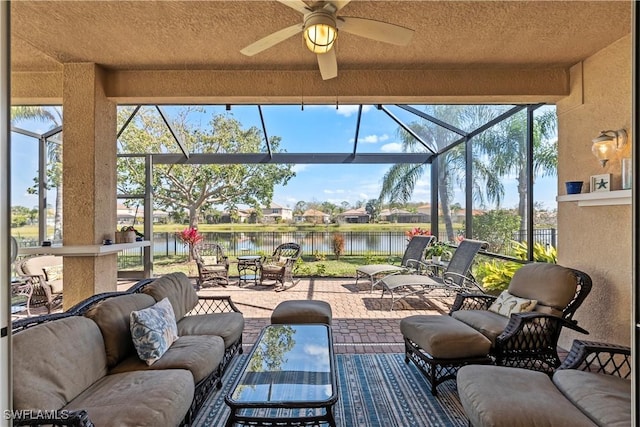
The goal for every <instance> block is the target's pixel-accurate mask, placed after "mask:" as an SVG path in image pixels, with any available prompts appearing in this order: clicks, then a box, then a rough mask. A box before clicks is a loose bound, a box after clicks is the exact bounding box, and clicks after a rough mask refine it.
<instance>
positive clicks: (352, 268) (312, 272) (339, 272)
mask: <svg viewBox="0 0 640 427" xmlns="http://www.w3.org/2000/svg"><path fill="white" fill-rule="evenodd" d="M230 261H231V264H230V266H229V275H230V276H237V275H238V264H237V263H236V262H235V261H236V260H235V259H234V258H231V259H230ZM390 261H392V263H393V264H395V265H399V264H400V257H395V258H393V257H392V258H391V259H389V258H388V257H362V256H352V257H346V256H343V257H340V260H339V261H336V260H335V257H327V259H325V260H316V259H314V258H313V257H303V259H302V260H301V261H298V263H297V264H296V266H295V270H294V271H295V275H296V276H298V277H354V276H355V274H356V268H357V267H358V266H361V265H366V264H378V263H387V262H390ZM153 266H154V268H153V272H154V274H166V273H171V272H174V271H181V272H183V273H185V274H187V275H189V276H197V275H198V270H197V267H196V265H195V262H187V261H185V259H184V257H162V258H160V257H156V258H154V262H153Z"/></svg>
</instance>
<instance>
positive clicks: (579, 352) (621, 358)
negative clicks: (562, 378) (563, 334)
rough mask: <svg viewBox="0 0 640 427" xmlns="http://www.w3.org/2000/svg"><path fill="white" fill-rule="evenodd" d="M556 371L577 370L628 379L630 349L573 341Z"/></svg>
mask: <svg viewBox="0 0 640 427" xmlns="http://www.w3.org/2000/svg"><path fill="white" fill-rule="evenodd" d="M558 369H578V370H581V371H590V372H597V373H602V374H609V375H615V376H618V377H620V378H630V376H631V348H629V347H626V346H622V345H616V344H608V343H602V342H593V341H582V340H574V341H573V345H572V346H571V350H570V351H569V354H568V355H567V357H566V359H565V360H564V362H562V364H561V365H560V366H559V367H558Z"/></svg>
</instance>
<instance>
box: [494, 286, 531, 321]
mask: <svg viewBox="0 0 640 427" xmlns="http://www.w3.org/2000/svg"><path fill="white" fill-rule="evenodd" d="M537 303H538V301H537V300H531V299H524V298H519V297H516V296H514V295H511V294H510V293H509V292H507V291H502V293H501V294H500V295H499V296H498V298H496V300H495V301H494V302H493V304H491V306H490V307H489V311H493V312H494V313H498V314H501V315H503V316H506V317H511V314H513V313H526V312H528V311H532V310H533V309H534V308H535V306H536V304H537Z"/></svg>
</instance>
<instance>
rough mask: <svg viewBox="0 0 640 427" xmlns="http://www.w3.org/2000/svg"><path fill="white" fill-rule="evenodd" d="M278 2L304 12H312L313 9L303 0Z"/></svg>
mask: <svg viewBox="0 0 640 427" xmlns="http://www.w3.org/2000/svg"><path fill="white" fill-rule="evenodd" d="M278 2H280V3H282V4H283V5H285V6H288V7H290V8H291V9H293V10H297V11H298V12H300V13H303V14H307V13H309V12H311V9H310V8H309V7H308V6H307V4H306V3H305V2H303V1H302V0H278Z"/></svg>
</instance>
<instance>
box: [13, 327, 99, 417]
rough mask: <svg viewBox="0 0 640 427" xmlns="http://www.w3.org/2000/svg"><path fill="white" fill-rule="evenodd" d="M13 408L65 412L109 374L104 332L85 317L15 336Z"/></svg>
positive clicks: (28, 330)
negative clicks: (68, 405) (83, 393)
mask: <svg viewBox="0 0 640 427" xmlns="http://www.w3.org/2000/svg"><path fill="white" fill-rule="evenodd" d="M12 340H13V346H12V349H13V355H12V358H11V360H12V363H13V378H14V381H13V408H14V409H36V408H38V409H47V410H54V409H61V408H63V407H64V406H65V405H67V403H69V401H71V400H73V399H74V398H75V397H76V396H77V395H79V394H80V393H81V392H82V391H83V390H85V389H86V388H88V387H90V386H91V385H92V384H93V383H95V382H96V381H98V380H99V379H100V378H102V377H104V376H105V375H106V374H107V356H106V353H105V350H104V344H103V343H102V335H101V334H100V329H98V325H96V324H95V323H94V322H93V321H92V320H90V319H87V318H85V317H81V316H74V317H68V318H64V319H60V320H56V321H53V322H47V323H42V324H40V325H38V326H34V327H32V328H29V329H26V330H24V331H22V332H19V333H17V334H15V335H14V336H13V339H12Z"/></svg>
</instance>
